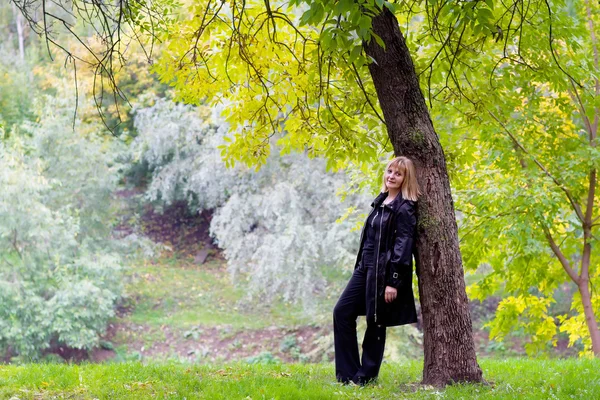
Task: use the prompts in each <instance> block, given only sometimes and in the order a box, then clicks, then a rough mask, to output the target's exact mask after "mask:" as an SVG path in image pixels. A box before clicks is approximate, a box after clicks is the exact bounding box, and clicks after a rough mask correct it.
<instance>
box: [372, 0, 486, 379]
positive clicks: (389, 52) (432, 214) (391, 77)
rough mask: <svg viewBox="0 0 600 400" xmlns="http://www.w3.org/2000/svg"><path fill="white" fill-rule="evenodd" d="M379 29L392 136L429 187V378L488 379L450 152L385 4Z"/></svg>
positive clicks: (425, 256)
mask: <svg viewBox="0 0 600 400" xmlns="http://www.w3.org/2000/svg"><path fill="white" fill-rule="evenodd" d="M373 31H374V32H375V33H376V34H377V35H379V36H380V37H381V38H382V39H383V42H384V43H385V47H386V48H385V50H384V49H382V48H381V47H380V46H379V45H378V44H377V43H376V41H375V40H371V42H370V43H368V44H365V51H366V53H367V55H369V56H371V57H372V58H373V59H374V60H375V62H373V63H371V65H370V66H369V70H370V73H371V76H372V79H373V83H374V84H375V88H376V90H377V96H378V98H379V103H380V105H381V109H382V110H383V115H384V118H385V121H386V125H387V130H388V135H389V137H390V140H391V142H392V144H393V146H394V150H395V153H396V154H398V155H405V156H407V157H409V158H411V159H412V160H413V161H415V164H416V166H417V175H418V179H419V184H420V186H421V190H422V192H423V196H422V197H421V198H420V199H419V203H418V211H419V220H418V239H417V253H418V254H417V257H416V258H417V267H418V274H419V294H420V300H421V309H422V313H423V331H424V348H425V364H424V368H423V383H424V384H430V385H435V386H443V385H446V384H449V383H453V382H465V381H467V382H481V381H482V379H483V378H482V372H481V368H479V365H478V364H477V358H476V355H475V346H474V342H473V332H472V325H471V315H470V311H469V302H468V299H467V295H466V291H465V281H464V273H463V268H462V260H461V255H460V249H459V246H458V228H457V225H456V219H455V215H454V205H453V201H452V196H451V193H450V182H449V179H448V173H447V171H446V161H445V159H444V153H443V150H442V147H441V145H440V142H439V138H438V136H437V134H436V132H435V130H434V128H433V123H432V122H431V117H430V116H429V111H428V109H427V106H426V105H425V98H424V97H423V94H422V93H421V89H420V86H419V81H418V78H417V75H416V73H415V69H414V66H413V63H412V59H411V57H410V53H409V50H408V48H407V46H406V43H405V40H404V37H403V36H402V33H401V32H400V28H399V25H398V21H397V20H396V17H395V16H394V15H393V14H392V13H391V12H390V11H389V10H388V9H387V8H384V10H383V12H382V13H381V14H380V15H379V16H377V17H376V18H374V19H373Z"/></svg>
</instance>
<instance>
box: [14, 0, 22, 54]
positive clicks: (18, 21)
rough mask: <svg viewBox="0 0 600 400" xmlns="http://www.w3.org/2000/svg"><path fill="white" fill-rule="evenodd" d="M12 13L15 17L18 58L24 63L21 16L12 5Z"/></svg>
mask: <svg viewBox="0 0 600 400" xmlns="http://www.w3.org/2000/svg"><path fill="white" fill-rule="evenodd" d="M12 8H13V13H14V15H15V24H16V25H17V37H18V39H19V58H20V59H21V61H25V35H24V33H23V15H22V14H21V12H20V11H19V9H18V8H17V6H16V5H15V3H13V4H12Z"/></svg>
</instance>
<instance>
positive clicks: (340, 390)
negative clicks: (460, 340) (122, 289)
mask: <svg viewBox="0 0 600 400" xmlns="http://www.w3.org/2000/svg"><path fill="white" fill-rule="evenodd" d="M481 367H482V369H483V371H484V373H485V376H486V377H488V379H489V380H490V381H491V382H494V384H493V385H481V384H455V385H449V386H447V387H446V388H445V389H439V388H435V387H432V386H426V385H420V384H418V382H419V381H420V380H421V373H422V371H421V370H422V366H421V365H420V362H417V361H413V362H406V363H384V364H383V366H382V368H381V374H380V376H379V379H378V381H377V383H376V384H374V385H368V386H366V387H359V386H354V385H347V386H342V385H339V384H336V383H335V373H334V368H333V365H332V364H330V363H329V364H251V365H249V364H244V363H239V364H226V365H213V366H209V365H189V364H183V365H178V364H155V363H149V364H140V363H139V362H127V363H112V364H83V365H60V364H30V365H25V366H8V367H3V368H2V369H0V382H2V383H0V396H1V397H6V398H10V397H11V396H18V397H19V398H31V399H33V398H39V397H48V398H50V397H58V398H60V397H76V398H80V399H86V400H87V399H93V398H101V399H102V398H119V399H140V398H151V397H161V398H163V397H167V398H169V397H172V398H197V397H202V398H206V399H220V398H223V395H224V393H225V394H226V395H227V397H230V398H239V399H243V398H253V399H254V398H263V397H265V398H277V399H300V398H301V399H337V398H351V399H391V398H408V399H461V398H463V399H464V398H468V399H514V398H527V399H548V398H559V399H571V398H585V399H593V398H598V397H599V396H600V387H599V384H598V380H597V379H596V371H597V369H598V361H597V360H573V359H571V360H539V359H538V360H535V359H534V360H527V359H503V360H497V359H482V360H481Z"/></svg>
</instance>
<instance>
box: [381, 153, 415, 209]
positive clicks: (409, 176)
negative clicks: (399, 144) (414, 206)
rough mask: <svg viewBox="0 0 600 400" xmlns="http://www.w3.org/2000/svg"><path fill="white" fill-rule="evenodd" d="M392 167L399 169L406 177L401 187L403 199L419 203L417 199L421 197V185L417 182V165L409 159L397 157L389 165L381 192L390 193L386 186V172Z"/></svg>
mask: <svg viewBox="0 0 600 400" xmlns="http://www.w3.org/2000/svg"><path fill="white" fill-rule="evenodd" d="M391 167H394V168H396V169H398V171H400V172H401V173H402V174H403V175H404V180H403V181H402V185H401V186H400V192H401V193H402V197H403V198H405V199H407V200H412V201H417V198H418V197H419V196H420V195H421V190H420V189H419V183H418V182H417V171H416V169H415V164H413V162H412V160H411V159H410V158H407V157H396V158H394V159H393V160H391V161H390V162H389V163H388V164H387V166H386V167H385V170H384V172H383V185H382V186H381V191H382V192H387V191H388V188H387V185H386V184H385V171H387V170H388V169H389V168H391Z"/></svg>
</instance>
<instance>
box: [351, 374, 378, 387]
mask: <svg viewBox="0 0 600 400" xmlns="http://www.w3.org/2000/svg"><path fill="white" fill-rule="evenodd" d="M352 382H354V383H355V384H357V385H358V386H366V385H371V384H375V383H376V382H377V377H376V376H375V377H367V376H355V377H354V378H353V379H352Z"/></svg>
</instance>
